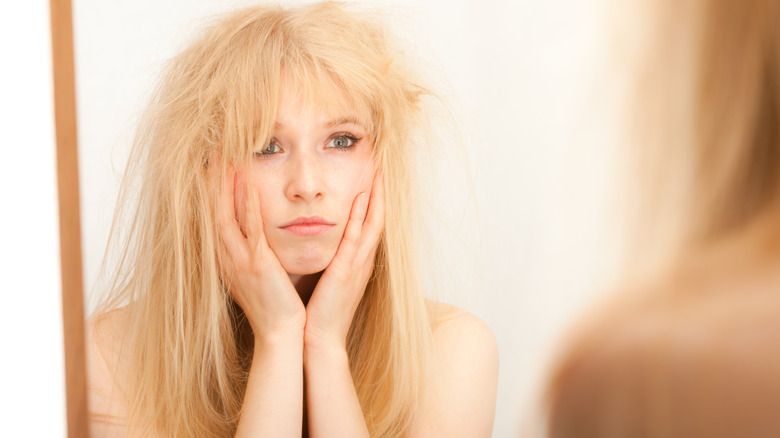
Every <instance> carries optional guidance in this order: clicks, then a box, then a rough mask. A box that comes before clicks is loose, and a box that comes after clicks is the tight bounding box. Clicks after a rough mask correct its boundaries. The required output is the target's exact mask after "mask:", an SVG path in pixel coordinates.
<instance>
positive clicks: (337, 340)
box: [304, 173, 385, 349]
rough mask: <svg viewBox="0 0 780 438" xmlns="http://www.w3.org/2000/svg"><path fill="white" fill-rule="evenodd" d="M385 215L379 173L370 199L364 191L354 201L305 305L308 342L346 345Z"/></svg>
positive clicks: (319, 344) (382, 189)
mask: <svg viewBox="0 0 780 438" xmlns="http://www.w3.org/2000/svg"><path fill="white" fill-rule="evenodd" d="M384 217H385V194H384V181H383V179H382V176H381V175H380V174H379V173H377V175H376V176H375V177H374V181H373V185H372V188H371V196H370V199H369V195H368V194H367V193H365V192H362V193H360V194H359V195H358V196H357V197H356V198H355V200H354V201H353V202H352V210H351V211H350V215H349V220H348V221H347V226H346V227H345V229H344V236H343V237H342V239H341V243H340V244H339V248H338V250H337V251H336V255H335V256H334V257H333V260H332V261H331V262H330V264H329V265H328V267H327V268H326V269H325V272H323V273H322V277H320V280H319V281H318V282H317V286H316V287H315V288H314V292H313V293H312V296H311V299H310V300H309V303H308V305H307V306H306V328H305V331H304V342H305V345H307V346H317V347H319V346H325V347H329V348H332V347H335V348H340V349H346V341H347V333H348V331H349V326H350V325H351V324H352V318H353V317H354V315H355V311H356V310H357V307H358V304H360V300H361V299H362V298H363V293H364V292H365V290H366V285H367V284H368V280H369V279H370V278H371V274H372V273H373V271H374V258H375V255H376V250H377V247H378V246H379V241H380V239H381V237H382V230H383V229H384Z"/></svg>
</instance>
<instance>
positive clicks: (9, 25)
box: [0, 0, 66, 437]
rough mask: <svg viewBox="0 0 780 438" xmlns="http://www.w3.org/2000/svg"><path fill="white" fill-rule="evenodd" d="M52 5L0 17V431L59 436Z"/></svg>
mask: <svg viewBox="0 0 780 438" xmlns="http://www.w3.org/2000/svg"><path fill="white" fill-rule="evenodd" d="M48 5H49V2H48V1H45V0H37V1H25V2H15V4H14V5H13V6H11V5H6V6H5V7H3V12H2V13H0V41H2V43H0V44H1V45H2V48H3V49H2V53H3V67H2V69H0V96H2V98H1V100H2V102H3V104H2V105H0V132H2V144H3V147H2V153H0V157H2V164H1V165H0V166H1V167H2V170H0V191H1V192H2V205H3V207H2V214H0V278H2V279H3V290H2V304H0V345H2V348H3V353H2V361H1V362H0V388H2V389H1V390H0V418H2V421H1V422H0V435H2V436H9V437H11V436H46V437H57V436H65V434H66V428H65V366H64V353H63V347H62V342H63V340H62V336H63V335H62V298H61V283H60V265H59V228H58V227H59V224H58V213H57V192H56V190H57V186H56V177H55V175H56V174H55V170H56V169H55V143H54V103H53V85H52V84H53V82H52V81H53V79H52V67H51V36H50V35H51V34H50V30H49V9H48Z"/></svg>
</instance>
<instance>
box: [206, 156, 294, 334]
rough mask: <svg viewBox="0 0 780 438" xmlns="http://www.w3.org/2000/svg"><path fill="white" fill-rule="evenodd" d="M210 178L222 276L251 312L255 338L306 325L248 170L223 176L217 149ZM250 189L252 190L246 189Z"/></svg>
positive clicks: (211, 202)
mask: <svg viewBox="0 0 780 438" xmlns="http://www.w3.org/2000/svg"><path fill="white" fill-rule="evenodd" d="M209 163H210V164H209V167H208V169H207V178H208V183H209V196H210V204H211V205H212V206H213V207H214V208H215V211H214V217H215V219H216V221H215V223H216V232H217V235H218V238H219V243H218V245H217V248H218V249H217V260H218V263H219V266H220V276H221V278H222V281H223V283H224V284H225V285H226V287H227V288H228V290H229V291H230V294H231V295H232V297H233V299H234V300H235V301H236V303H237V304H238V305H239V306H241V309H242V310H243V311H244V313H245V314H246V316H247V319H248V320H249V324H250V325H251V326H252V331H253V332H254V334H255V339H256V340H260V339H263V338H264V337H268V336H275V335H277V334H280V333H282V332H294V331H300V330H302V329H303V327H304V324H305V321H306V311H305V308H304V307H303V303H302V302H301V299H300V297H299V296H298V293H297V291H296V290H295V287H293V285H292V283H291V282H290V279H289V277H288V276H287V273H286V272H285V271H284V269H283V268H282V265H281V264H280V263H279V260H278V259H277V257H276V255H275V254H274V253H273V251H271V249H270V248H269V247H268V243H267V241H266V238H265V234H264V232H263V220H262V217H261V215H260V210H259V202H258V199H257V193H255V190H254V188H253V187H252V185H251V184H247V181H246V179H245V178H246V174H240V175H237V174H236V171H235V170H234V169H233V168H232V167H229V168H228V169H227V171H226V173H225V175H224V176H222V175H219V172H218V166H219V163H220V156H219V154H217V153H213V154H212V156H211V157H210V160H209ZM247 189H248V190H247Z"/></svg>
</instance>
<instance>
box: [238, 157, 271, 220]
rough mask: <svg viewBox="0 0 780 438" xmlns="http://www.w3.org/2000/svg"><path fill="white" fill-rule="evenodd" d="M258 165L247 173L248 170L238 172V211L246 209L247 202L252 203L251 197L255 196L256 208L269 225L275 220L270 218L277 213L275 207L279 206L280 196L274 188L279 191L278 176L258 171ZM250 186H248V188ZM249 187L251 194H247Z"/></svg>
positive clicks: (265, 171)
mask: <svg viewBox="0 0 780 438" xmlns="http://www.w3.org/2000/svg"><path fill="white" fill-rule="evenodd" d="M258 167H259V166H258V165H254V166H252V168H251V169H250V170H249V172H251V174H250V173H249V172H247V170H246V169H242V170H240V171H238V172H236V198H235V199H236V210H237V211H238V210H239V209H241V208H245V207H244V206H245V205H246V203H247V202H251V201H252V200H250V199H249V196H250V195H254V197H255V198H254V200H253V201H254V202H257V206H256V208H257V209H258V210H259V211H260V216H261V217H262V218H263V223H264V224H268V223H269V221H271V220H272V219H273V218H271V217H270V213H271V212H273V211H275V208H274V207H275V206H278V204H279V199H278V195H277V194H276V193H275V192H274V188H277V191H278V183H277V182H276V180H278V175H275V173H274V172H269V171H267V170H262V171H261V170H260V169H258ZM247 184H248V186H247ZM246 187H249V188H250V190H251V191H250V192H249V193H245V188H246Z"/></svg>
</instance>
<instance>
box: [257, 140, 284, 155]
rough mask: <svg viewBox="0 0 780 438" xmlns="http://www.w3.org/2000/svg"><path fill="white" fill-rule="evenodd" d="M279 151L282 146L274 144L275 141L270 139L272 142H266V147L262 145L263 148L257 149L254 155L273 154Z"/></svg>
mask: <svg viewBox="0 0 780 438" xmlns="http://www.w3.org/2000/svg"><path fill="white" fill-rule="evenodd" d="M281 151H282V148H280V147H279V145H278V144H276V143H275V142H273V141H272V142H270V143H268V145H266V147H264V148H263V149H260V150H259V151H257V152H255V155H257V156H261V155H273V154H277V153H279V152H281Z"/></svg>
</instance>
